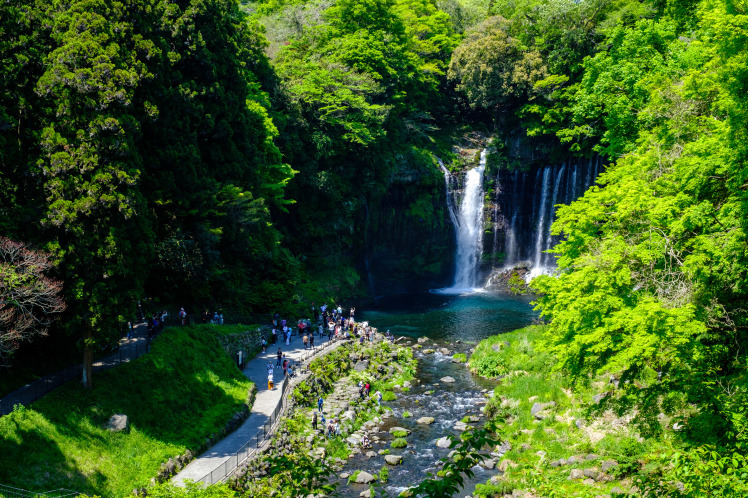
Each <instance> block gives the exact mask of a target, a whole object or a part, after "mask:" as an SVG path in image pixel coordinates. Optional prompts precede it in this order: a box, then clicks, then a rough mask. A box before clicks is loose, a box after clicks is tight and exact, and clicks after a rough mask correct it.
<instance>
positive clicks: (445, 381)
mask: <svg viewBox="0 0 748 498" xmlns="http://www.w3.org/2000/svg"><path fill="white" fill-rule="evenodd" d="M439 380H440V381H441V382H444V383H445V384H451V383H452V382H454V381H455V379H454V377H450V376H449V375H447V376H446V377H442V378H441V379H439Z"/></svg>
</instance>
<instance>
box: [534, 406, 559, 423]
mask: <svg viewBox="0 0 748 498" xmlns="http://www.w3.org/2000/svg"><path fill="white" fill-rule="evenodd" d="M555 406H556V402H555V401H549V402H547V403H534V404H533V405H532V408H530V414H531V415H532V416H533V417H535V418H536V419H538V420H543V419H545V418H548V415H549V413H548V412H549V410H550V409H551V408H554V407H555Z"/></svg>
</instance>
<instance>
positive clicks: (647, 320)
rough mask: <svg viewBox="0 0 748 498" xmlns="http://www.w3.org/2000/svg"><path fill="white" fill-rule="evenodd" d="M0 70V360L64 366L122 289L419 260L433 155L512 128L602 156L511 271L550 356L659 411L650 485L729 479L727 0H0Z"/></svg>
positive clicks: (741, 231) (440, 240)
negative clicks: (671, 449) (530, 264)
mask: <svg viewBox="0 0 748 498" xmlns="http://www.w3.org/2000/svg"><path fill="white" fill-rule="evenodd" d="M0 70H1V71H0V369H5V371H10V369H14V368H15V369H19V368H22V367H23V366H24V365H25V364H26V363H28V362H29V361H30V360H29V358H33V356H34V355H37V354H40V353H39V351H51V350H54V351H58V352H59V356H60V357H59V358H56V359H55V360H56V361H60V362H62V363H65V362H71V361H78V360H79V359H80V355H81V354H82V353H81V352H82V351H83V350H86V351H90V350H92V349H96V348H101V347H103V346H104V345H106V344H108V343H111V342H113V341H116V340H117V339H118V338H119V337H120V336H121V334H122V333H123V326H124V324H125V323H126V322H127V321H128V320H134V318H135V316H136V312H137V310H138V304H139V303H140V304H141V305H142V306H144V308H145V310H146V311H155V310H157V309H170V310H174V309H178V308H179V307H180V306H184V307H186V308H187V309H188V311H189V312H190V313H196V314H199V313H200V312H201V311H203V309H206V310H210V311H213V310H215V309H223V310H225V312H226V313H227V314H229V313H230V314H234V315H247V314H252V313H262V314H266V313H273V312H281V313H296V312H298V311H299V310H302V309H304V310H308V309H309V304H310V303H313V302H315V301H316V302H318V303H320V302H340V301H345V300H351V299H362V298H367V297H372V295H373V294H376V291H375V290H374V289H375V287H376V286H380V287H381V288H385V287H386V286H389V287H386V288H394V287H397V286H398V285H406V284H408V282H410V283H411V284H413V285H416V282H417V281H419V279H423V281H424V282H435V281H439V279H440V278H442V277H443V276H444V274H445V273H446V272H448V271H449V268H448V266H449V263H448V262H446V260H447V259H448V257H447V254H448V253H451V251H452V245H451V244H452V241H451V239H450V237H451V235H450V232H449V227H447V226H446V224H448V222H449V219H448V215H447V212H446V207H445V205H444V197H443V196H444V180H443V176H442V173H441V171H440V170H439V167H438V165H437V159H436V158H437V157H439V158H441V159H443V160H444V161H445V163H447V165H448V167H449V168H450V169H452V170H455V169H459V168H461V167H463V166H464V164H463V162H462V161H463V159H461V158H460V156H459V154H457V153H455V151H454V145H455V144H456V143H458V142H459V141H460V140H461V137H464V136H465V135H466V134H469V133H471V132H473V131H478V132H480V133H481V134H483V135H485V136H487V137H489V140H490V146H491V153H492V154H491V158H492V159H491V165H490V167H491V168H494V169H496V168H518V167H519V168H522V167H525V168H526V167H529V166H530V162H531V161H526V162H525V163H524V164H518V160H517V159H516V158H512V157H510V154H509V152H508V151H507V143H508V142H509V138H510V137H516V136H518V135H519V136H521V139H522V140H523V141H524V143H527V144H530V146H531V147H532V148H533V149H534V150H537V151H541V152H542V154H543V157H544V158H550V159H553V160H562V159H564V158H570V157H590V156H592V155H593V154H599V155H600V156H602V157H603V158H604V160H605V163H606V165H607V166H606V168H605V171H604V172H603V173H602V174H601V176H600V177H599V178H598V180H597V183H596V185H595V186H593V187H591V188H590V189H589V190H588V191H587V192H585V193H584V195H583V196H582V197H581V198H580V199H578V200H577V201H575V202H573V203H572V204H570V205H568V206H562V207H560V208H559V210H558V212H557V215H556V220H555V223H554V224H553V228H552V230H553V233H554V234H556V235H560V236H562V242H560V243H559V244H558V245H557V246H556V247H554V248H553V249H552V251H553V252H554V254H556V255H557V256H558V268H557V271H556V273H555V274H554V275H553V276H541V277H538V278H537V279H535V280H534V281H533V282H532V283H531V289H532V291H533V293H535V294H536V296H537V297H536V306H537V309H538V310H539V311H540V313H541V316H542V317H543V319H544V320H545V321H546V323H547V324H548V326H547V331H546V332H545V335H544V339H543V344H544V347H545V348H546V349H547V351H548V352H550V353H551V354H553V355H554V357H555V358H556V359H557V362H556V364H555V369H556V371H558V372H561V373H563V374H564V375H565V376H568V378H569V379H571V382H573V383H574V384H577V383H578V384H579V385H580V386H581V385H584V384H585V383H586V382H589V379H590V378H592V377H594V376H596V375H600V374H601V373H604V372H605V373H611V374H613V375H615V376H616V377H617V378H618V379H620V386H621V389H620V390H619V391H618V392H617V394H616V396H608V397H606V398H605V400H604V401H603V403H602V408H605V409H607V408H611V409H613V410H615V411H616V412H617V413H627V412H628V413H630V412H632V411H634V412H636V413H637V423H638V424H639V426H640V427H639V428H640V430H641V431H642V434H646V435H655V436H656V435H657V434H658V431H659V430H660V427H659V424H658V415H659V414H661V413H667V414H677V415H678V417H680V418H679V420H682V422H683V423H685V427H686V430H685V431H684V435H683V438H684V441H685V443H684V444H685V448H687V449H686V451H687V453H685V455H686V456H682V457H679V458H682V460H680V462H681V465H682V467H679V468H681V469H685V470H683V473H682V474H679V475H678V477H677V478H678V479H681V480H683V481H686V482H688V479H696V478H697V477H698V478H706V477H705V476H710V475H719V474H724V475H729V476H731V477H730V479H727V480H725V481H724V482H722V481H720V482H716V483H714V488H713V489H710V491H709V493H710V495H711V496H733V495H732V494H730V492H732V490H733V489H736V488H735V486H737V485H736V484H735V482H745V481H746V479H748V478H746V470H745V469H746V466H745V463H744V462H745V460H744V459H743V458H742V457H740V458H738V457H734V456H731V455H742V454H743V453H744V451H745V444H746V441H747V440H748V434H746V430H747V429H748V391H747V389H748V374H746V372H747V371H746V368H747V367H748V351H747V350H746V348H748V304H746V303H748V299H747V298H748V237H747V236H746V233H747V229H748V225H747V223H748V221H747V220H748V3H746V1H745V0H579V1H573V0H313V1H303V0H259V1H256V2H253V1H248V0H241V1H239V2H237V0H137V1H135V0H122V1H116V0H49V1H46V2H43V1H41V0H6V1H2V2H0ZM404 232H408V233H409V234H410V236H411V238H408V237H406V234H405V233H404ZM413 238H415V239H416V240H418V241H421V242H420V243H417V244H414V243H413ZM388 247H390V248H392V247H394V248H395V249H394V250H393V251H395V252H397V251H400V250H402V255H401V256H399V257H395V256H393V255H392V253H391V252H388V250H390V249H388ZM370 267H372V268H373V267H376V268H373V269H372V268H370ZM377 272H378V273H377ZM372 275H376V281H373V280H372V278H373V277H372ZM403 282H406V284H403ZM385 284H386V286H385ZM393 286H394V287H393ZM42 336H48V337H45V338H42ZM1 375H3V374H2V373H0V376H1ZM3 387H4V388H6V389H8V390H9V387H8V386H6V385H4V384H3ZM697 450H698V451H700V452H706V453H697ZM689 451H690V452H689ZM712 451H714V452H713V453H710V452H712ZM702 454H704V455H707V456H706V457H702V456H699V455H702ZM689 472H690V474H689ZM694 476H696V477H694ZM743 485H744V484H743ZM676 492H677V491H673V490H669V491H665V490H662V489H661V490H659V491H655V494H654V495H657V493H662V494H663V495H667V494H669V493H676ZM720 493H722V494H720ZM673 496H676V494H673ZM684 496H685V495H684ZM688 496H698V494H695V495H688Z"/></svg>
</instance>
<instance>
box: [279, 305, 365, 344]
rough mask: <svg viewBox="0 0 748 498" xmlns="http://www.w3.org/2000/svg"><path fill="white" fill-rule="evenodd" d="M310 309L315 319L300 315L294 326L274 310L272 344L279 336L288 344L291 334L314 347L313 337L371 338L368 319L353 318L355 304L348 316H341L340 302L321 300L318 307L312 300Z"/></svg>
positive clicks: (329, 338) (330, 339) (342, 314)
mask: <svg viewBox="0 0 748 498" xmlns="http://www.w3.org/2000/svg"><path fill="white" fill-rule="evenodd" d="M311 311H312V316H314V320H312V319H310V318H301V319H299V320H298V322H297V323H296V325H295V326H292V325H291V323H290V322H289V321H288V320H286V319H285V318H281V317H280V315H279V314H278V313H275V314H274V315H273V324H272V327H273V328H272V335H271V339H270V340H271V343H272V344H275V343H276V342H278V340H281V341H283V342H284V343H285V344H286V345H287V346H290V345H291V338H292V337H293V336H294V335H296V336H298V337H301V338H302V341H303V344H304V349H314V341H315V337H319V338H323V337H325V336H326V337H327V340H328V341H333V340H335V339H350V338H351V337H359V338H360V339H361V342H363V341H364V340H368V341H373V340H374V332H373V330H372V328H371V327H370V326H369V324H368V322H361V323H359V322H356V319H355V316H356V315H355V314H356V308H350V310H349V311H348V316H347V317H346V316H344V313H343V308H342V307H341V306H332V307H328V306H327V305H326V304H323V305H322V306H319V307H317V306H315V305H314V303H312V309H311Z"/></svg>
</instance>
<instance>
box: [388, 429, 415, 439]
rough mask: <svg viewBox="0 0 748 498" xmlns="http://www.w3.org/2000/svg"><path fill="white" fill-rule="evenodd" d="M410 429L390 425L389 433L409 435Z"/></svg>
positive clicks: (401, 435) (400, 435)
mask: <svg viewBox="0 0 748 498" xmlns="http://www.w3.org/2000/svg"><path fill="white" fill-rule="evenodd" d="M410 432H411V431H410V430H409V429H406V428H405V427H390V434H392V435H393V436H395V437H405V436H409V435H410Z"/></svg>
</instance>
